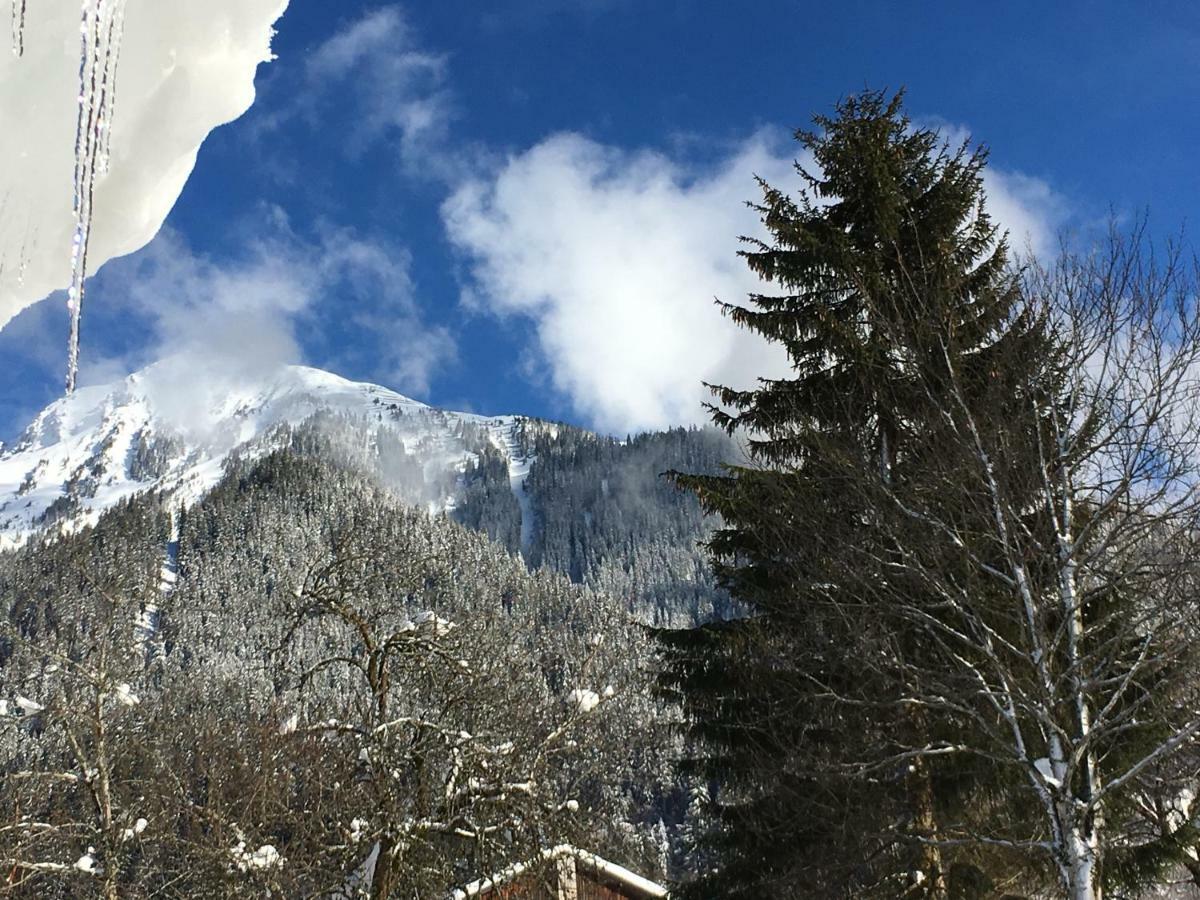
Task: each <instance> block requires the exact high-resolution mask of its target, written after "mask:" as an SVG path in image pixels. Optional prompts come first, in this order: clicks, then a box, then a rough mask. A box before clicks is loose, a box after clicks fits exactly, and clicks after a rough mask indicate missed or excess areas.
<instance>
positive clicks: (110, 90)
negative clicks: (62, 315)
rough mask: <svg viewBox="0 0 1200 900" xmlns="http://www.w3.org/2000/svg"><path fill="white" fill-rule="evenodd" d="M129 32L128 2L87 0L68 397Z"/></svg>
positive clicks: (82, 30) (75, 370) (82, 39)
mask: <svg viewBox="0 0 1200 900" xmlns="http://www.w3.org/2000/svg"><path fill="white" fill-rule="evenodd" d="M123 27H124V0H83V2H82V5H81V8H80V20H79V36H80V37H79V41H80V52H79V110H78V115H77V118H76V120H75V184H74V200H73V208H74V211H75V233H74V234H73V235H72V238H71V282H70V286H69V287H68V288H67V311H68V313H69V314H70V319H71V333H70V337H69V339H68V343H67V393H71V392H72V391H74V390H75V382H76V378H77V376H78V372H79V320H80V316H81V314H82V311H83V295H84V286H85V282H86V280H87V257H88V242H89V240H90V239H91V233H92V200H93V197H94V194H95V189H96V176H97V174H102V173H103V171H104V170H105V169H106V168H107V153H108V151H107V147H108V140H109V138H108V136H107V134H106V132H107V131H110V130H111V125H112V103H113V98H114V97H115V95H116V62H117V59H118V58H119V54H120V38H121V31H122V29H123Z"/></svg>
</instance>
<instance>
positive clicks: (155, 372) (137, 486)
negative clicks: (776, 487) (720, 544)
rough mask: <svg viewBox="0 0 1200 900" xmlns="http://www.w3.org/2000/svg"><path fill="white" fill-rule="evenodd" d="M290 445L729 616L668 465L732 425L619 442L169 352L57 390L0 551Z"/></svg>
mask: <svg viewBox="0 0 1200 900" xmlns="http://www.w3.org/2000/svg"><path fill="white" fill-rule="evenodd" d="M279 450H283V451H287V452H290V453H292V454H294V455H297V456H301V457H308V458H316V459H320V460H323V461H329V462H333V463H335V464H337V465H339V466H341V467H343V468H346V469H348V470H351V471H354V472H356V473H359V474H362V475H365V476H367V477H369V478H370V479H371V480H372V481H373V482H374V483H376V484H377V485H378V486H379V487H381V488H382V489H384V490H385V491H386V492H387V493H388V494H390V495H391V496H393V497H395V498H397V499H398V500H401V501H403V502H404V503H408V504H413V505H417V506H421V507H424V508H425V509H426V510H427V511H429V512H431V513H434V514H445V515H448V516H450V517H451V518H454V519H456V520H457V521H459V522H460V523H462V524H465V525H467V526H468V527H470V528H473V529H476V530H479V531H483V532H485V533H486V534H487V535H488V536H489V537H490V538H492V539H493V540H494V541H496V542H497V543H499V544H501V545H502V546H503V547H504V548H505V549H507V550H508V551H509V552H510V553H512V554H514V555H518V554H519V555H520V556H521V557H522V558H523V559H524V560H525V561H526V563H527V564H528V565H529V566H530V567H547V568H550V569H552V570H555V571H559V572H562V573H564V574H566V575H568V576H569V577H570V578H571V580H572V581H575V582H577V583H583V584H587V585H589V586H590V587H592V588H594V589H597V590H602V591H604V592H606V593H608V594H610V595H612V596H613V597H616V598H618V599H619V600H622V601H623V602H624V603H625V604H626V606H627V608H628V610H629V611H630V612H632V613H634V614H635V615H636V616H637V617H638V618H641V619H643V620H644V621H648V622H654V623H656V624H687V623H690V622H697V621H703V620H707V619H711V618H713V617H722V616H724V615H727V614H728V608H727V602H726V600H725V598H724V595H723V593H722V592H721V591H719V590H717V588H716V587H715V585H714V584H713V583H712V579H711V575H710V574H709V572H708V569H707V566H705V565H704V564H703V561H702V559H701V555H700V553H699V552H698V550H697V543H698V542H699V541H700V540H702V539H703V537H704V536H705V535H706V534H707V533H708V529H709V528H710V527H711V523H706V522H705V521H704V519H703V517H702V515H701V513H700V510H699V507H698V505H697V504H696V502H695V500H694V498H692V497H690V496H689V495H686V494H683V493H680V492H679V491H676V490H675V489H674V488H672V487H671V486H670V484H669V483H668V482H667V481H666V480H665V479H663V478H662V477H661V474H662V473H663V472H666V471H668V470H671V469H677V470H683V471H691V472H696V471H712V470H714V469H715V468H717V467H718V466H720V465H721V464H722V463H723V462H725V461H727V460H729V459H731V458H733V456H734V447H733V446H732V444H731V443H730V442H729V440H728V439H726V438H724V437H723V436H722V435H719V434H717V433H715V432H712V431H695V430H683V429H676V430H674V431H670V432H664V433H658V434H648V435H641V436H638V437H636V438H633V439H630V440H626V441H618V440H615V439H613V438H608V437H604V436H599V435H595V434H592V433H590V432H587V431H584V430H582V429H578V428H573V427H570V426H565V425H558V424H552V423H547V422H542V421H538V420H534V419H527V418H524V417H520V416H512V415H508V416H493V417H485V416H478V415H473V414H469V413H458V412H451V411H445V410H440V409H435V408H433V407H430V406H427V405H426V404H423V403H420V402H418V401H416V400H412V399H410V398H408V397H404V396H402V395H400V394H397V393H395V392H394V391H391V390H389V389H387V388H384V387H380V386H378V385H373V384H362V383H355V382H351V381H347V380H346V379H343V378H340V377H339V376H337V375H333V374H331V373H328V372H323V371H320V370H317V369H311V368H306V367H302V366H287V367H282V368H278V369H273V370H270V371H267V372H257V373H249V372H240V373H230V374H229V375H228V376H227V377H226V378H224V379H222V380H221V381H218V382H216V383H214V382H213V381H212V379H211V378H206V379H204V380H203V381H200V380H198V379H196V378H195V377H193V375H192V373H191V371H190V370H189V367H188V365H187V364H186V362H185V361H182V360H175V359H168V360H165V361H162V362H160V363H157V364H155V365H154V366H151V367H149V368H148V369H145V370H143V371H141V372H138V373H136V374H134V375H131V376H129V377H128V378H126V379H124V380H123V381H121V382H118V383H116V384H112V385H108V386H105V387H96V388H88V389H84V390H81V391H79V392H78V393H76V394H75V395H74V396H72V397H68V398H64V399H62V400H59V401H57V402H55V403H54V404H52V405H51V406H49V407H48V408H47V409H46V410H45V411H43V412H42V413H41V414H40V415H39V416H38V417H37V418H36V419H35V420H34V421H33V423H32V424H31V425H30V426H29V427H28V428H27V429H26V431H25V433H24V434H23V435H22V436H21V437H20V438H19V439H18V440H17V442H16V443H15V444H14V445H13V446H11V447H8V448H3V452H0V550H3V549H5V548H6V547H7V548H12V547H18V546H21V545H22V544H23V543H25V542H26V541H28V540H29V538H30V537H31V536H33V535H35V534H38V533H39V532H44V531H64V532H71V531H75V530H78V529H79V528H80V527H82V526H85V525H89V524H94V523H95V522H96V521H97V519H98V518H99V516H100V515H101V514H102V513H103V512H104V511H105V510H108V509H111V508H113V507H114V506H115V505H117V504H118V503H120V502H121V501H123V500H126V499H128V498H130V497H133V496H135V495H137V494H140V493H144V492H147V491H155V492H157V493H158V494H159V496H160V497H161V501H162V503H163V505H164V506H165V507H167V508H169V509H179V508H187V507H191V506H193V505H194V504H195V503H196V502H198V501H199V500H200V499H201V498H202V497H204V496H205V495H206V494H207V493H208V492H209V491H210V490H212V488H213V487H214V485H216V484H217V483H218V482H219V481H220V479H221V477H222V475H223V473H225V472H227V471H228V470H229V469H230V467H231V466H232V465H235V464H241V463H243V462H246V461H253V460H255V459H259V458H263V457H265V456H267V455H268V454H270V453H272V452H275V451H279Z"/></svg>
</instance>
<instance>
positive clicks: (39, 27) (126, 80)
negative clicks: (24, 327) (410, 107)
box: [0, 0, 287, 380]
mask: <svg viewBox="0 0 1200 900" xmlns="http://www.w3.org/2000/svg"><path fill="white" fill-rule="evenodd" d="M9 2H10V17H11V38H12V50H13V52H11V53H0V122H20V123H21V127H20V128H3V129H0V160H3V162H4V165H3V166H0V328H3V327H4V326H5V325H6V324H7V323H8V321H9V320H10V319H12V318H13V317H14V316H16V315H17V314H18V313H19V312H21V311H22V310H23V309H25V308H26V307H28V306H30V305H32V304H34V303H36V302H38V301H39V300H41V299H43V298H45V297H46V296H48V295H49V294H50V293H51V292H53V291H55V290H60V289H68V290H70V291H71V294H70V296H69V298H68V303H69V306H70V309H71V312H72V318H73V320H74V321H73V323H72V329H71V330H72V342H71V343H72V347H74V346H75V339H76V337H77V334H78V322H77V319H76V315H77V313H78V311H79V308H80V306H81V301H82V299H83V284H84V278H85V276H86V275H87V274H88V273H90V272H94V271H95V270H97V269H98V268H99V267H100V266H102V265H103V264H104V263H105V262H106V261H107V260H109V259H112V258H113V257H116V256H121V255H124V254H127V253H131V252H133V251H134V250H137V249H139V248H140V247H142V246H144V245H145V244H146V243H148V242H149V241H150V239H151V238H153V237H154V235H155V234H156V233H157V231H158V229H159V228H160V226H161V225H162V222H163V220H164V219H165V218H166V215H167V213H168V212H169V211H170V209H171V207H172V206H173V205H174V203H175V200H176V199H177V198H178V196H179V194H180V191H181V190H182V189H183V185H184V183H185V182H186V180H187V178H188V176H189V174H190V173H191V170H192V167H193V166H194V164H195V161H196V154H197V151H198V150H199V147H200V144H201V143H202V142H203V140H204V138H205V137H206V136H207V135H208V133H209V132H210V131H211V130H212V129H213V128H215V127H217V126H218V125H220V124H222V123H225V122H228V121H231V120H233V119H235V118H237V117H238V116H240V115H241V114H242V113H243V112H245V111H246V109H248V108H249V106H250V104H251V103H252V102H253V100H254V74H255V71H256V69H257V67H258V64H259V63H260V62H264V61H266V60H269V59H270V58H271V54H270V42H271V35H272V33H273V32H272V25H273V24H274V22H275V21H276V20H277V19H278V18H279V16H280V15H282V13H283V11H284V9H285V8H286V6H287V0H207V2H205V3H194V2H189V0H154V2H147V0H132V3H130V5H129V9H128V15H127V16H126V14H125V13H126V4H127V3H129V0H9ZM118 70H119V77H118ZM118 83H119V88H120V91H119V93H120V115H119V117H118V116H117V104H116V100H117V90H116V89H117V87H118ZM114 125H115V127H113V126H114ZM71 173H73V174H71ZM71 357H72V359H71V364H70V366H69V368H70V370H71V373H72V374H71V375H70V376H69V380H70V379H73V377H74V375H73V373H74V370H75V352H74V350H73V349H72V351H71Z"/></svg>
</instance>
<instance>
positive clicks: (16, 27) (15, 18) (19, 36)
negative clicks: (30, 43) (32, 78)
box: [11, 0, 26, 57]
mask: <svg viewBox="0 0 1200 900" xmlns="http://www.w3.org/2000/svg"><path fill="white" fill-rule="evenodd" d="M11 2H12V51H13V55H14V56H18V57H20V56H24V55H25V2H26V0H11Z"/></svg>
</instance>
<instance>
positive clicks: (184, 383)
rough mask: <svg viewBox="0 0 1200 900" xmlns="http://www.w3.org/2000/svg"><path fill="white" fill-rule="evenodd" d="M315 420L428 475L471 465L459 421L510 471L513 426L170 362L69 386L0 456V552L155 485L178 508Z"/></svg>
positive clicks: (386, 398) (352, 385) (334, 387)
mask: <svg viewBox="0 0 1200 900" xmlns="http://www.w3.org/2000/svg"><path fill="white" fill-rule="evenodd" d="M318 412H327V413H332V414H335V415H339V416H348V417H352V418H356V419H361V420H363V421H364V422H367V423H370V424H372V425H374V426H378V427H382V428H384V429H386V430H387V432H389V433H394V434H395V437H396V439H397V446H399V445H401V444H402V445H403V447H404V451H405V453H406V454H408V455H409V456H416V457H418V458H419V462H420V463H421V464H422V466H424V468H425V470H426V471H427V472H428V473H429V477H431V478H432V477H436V476H438V475H442V476H445V475H446V473H448V472H452V471H455V470H461V469H462V467H463V465H464V464H465V463H466V462H467V460H469V459H470V458H471V457H472V455H473V454H472V453H471V451H470V449H469V448H468V446H467V444H466V443H465V442H464V440H463V437H462V430H463V426H464V425H465V424H467V423H470V424H472V425H474V426H477V427H478V428H481V429H484V430H485V431H486V432H487V433H488V434H489V436H490V437H491V442H492V443H493V444H495V445H496V446H497V447H499V448H501V449H502V450H503V451H505V452H506V453H508V454H509V458H510V469H512V470H513V471H514V479H513V487H514V490H520V488H521V486H522V485H521V482H522V481H523V478H521V476H520V474H517V473H519V472H520V467H521V466H522V465H523V464H524V463H525V461H524V460H519V459H516V458H515V457H514V453H515V445H514V444H513V442H512V438H511V435H512V433H513V429H514V424H515V422H516V419H515V418H514V417H512V416H501V417H482V416H475V415H471V414H467V413H455V412H446V411H442V410H437V409H434V408H432V407H430V406H427V405H425V404H423V403H420V402H418V401H416V400H411V399H409V398H408V397H404V396H402V395H400V394H397V393H395V392H394V391H391V390H388V389H387V388H384V387H380V386H378V385H373V384H361V383H356V382H351V381H347V380H346V379H344V378H341V377H339V376H337V375H333V374H331V373H329V372H324V371H321V370H319V369H311V368H307V367H304V366H286V367H282V368H278V369H273V370H271V371H268V372H265V373H261V372H260V373H257V374H247V373H237V374H231V375H230V376H229V377H227V378H225V379H222V380H221V381H219V382H216V383H214V382H213V381H212V379H211V378H206V379H204V380H203V381H201V380H200V379H197V378H195V377H194V375H193V373H192V372H191V370H189V368H188V366H187V365H186V364H185V363H184V362H183V361H180V360H166V361H163V362H160V363H156V364H155V365H153V366H150V367H149V368H147V369H144V370H142V371H141V372H138V373H135V374H134V375H131V376H129V377H128V378H126V379H124V380H123V381H120V382H117V383H115V384H110V385H106V386H102V387H92V388H85V389H81V390H79V391H78V392H76V393H75V394H74V395H73V396H69V397H65V398H63V399H61V400H58V401H56V402H55V403H53V404H51V405H50V406H49V407H47V408H46V409H45V410H44V411H43V412H42V413H41V414H40V415H38V416H37V418H36V419H34V421H33V423H32V424H31V425H30V426H29V427H28V428H27V429H26V430H25V432H24V434H23V435H22V436H21V437H20V438H19V439H18V440H17V442H16V443H15V444H14V445H13V446H11V447H6V448H0V549H3V548H5V547H12V546H16V545H19V544H21V543H23V542H24V541H25V540H27V539H28V538H29V536H30V535H31V534H34V533H36V532H38V531H40V530H42V529H45V528H49V527H54V528H68V529H70V528H77V527H79V526H80V525H82V524H86V523H89V522H92V521H94V520H95V519H96V518H97V517H98V516H99V514H100V513H101V512H103V511H104V510H105V509H108V508H109V507H111V506H113V505H114V504H116V503H117V502H119V501H120V500H122V499H123V498H126V497H130V496H132V495H133V494H135V493H138V492H140V491H145V490H148V489H151V488H156V489H158V490H161V491H163V492H164V493H165V494H166V495H167V496H168V498H169V500H170V502H171V503H173V504H184V505H186V504H190V503H192V502H194V501H196V500H197V499H199V498H200V497H201V496H203V494H204V493H205V492H206V491H207V490H208V489H210V488H211V487H212V486H213V485H214V484H216V482H217V481H218V480H219V478H220V476H221V472H222V468H223V465H224V462H225V460H226V459H227V458H228V457H229V455H230V454H231V453H234V452H235V451H236V452H237V453H238V454H240V455H242V456H245V455H248V454H261V453H265V452H267V451H268V450H269V449H270V448H271V446H272V444H271V441H270V435H271V434H272V430H273V429H275V426H278V425H281V424H284V423H286V424H291V425H298V424H300V423H302V422H304V421H306V420H308V419H310V418H311V417H312V416H313V415H314V414H316V413H318Z"/></svg>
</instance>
